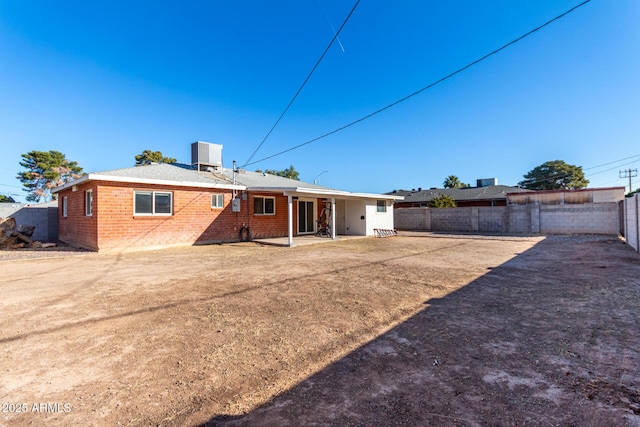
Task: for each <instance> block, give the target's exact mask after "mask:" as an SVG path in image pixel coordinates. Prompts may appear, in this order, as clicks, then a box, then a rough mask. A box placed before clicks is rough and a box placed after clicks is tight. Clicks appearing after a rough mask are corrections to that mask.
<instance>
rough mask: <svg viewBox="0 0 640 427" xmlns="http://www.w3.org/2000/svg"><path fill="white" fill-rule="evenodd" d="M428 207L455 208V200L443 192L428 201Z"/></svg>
mask: <svg viewBox="0 0 640 427" xmlns="http://www.w3.org/2000/svg"><path fill="white" fill-rule="evenodd" d="M429 207H430V208H455V207H456V201H455V200H453V199H452V198H451V197H450V196H447V195H446V194H443V195H441V196H438V197H434V198H433V199H431V200H430V201H429Z"/></svg>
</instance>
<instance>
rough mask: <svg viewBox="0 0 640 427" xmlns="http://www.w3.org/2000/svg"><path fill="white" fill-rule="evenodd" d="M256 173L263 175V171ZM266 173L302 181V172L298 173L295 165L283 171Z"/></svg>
mask: <svg viewBox="0 0 640 427" xmlns="http://www.w3.org/2000/svg"><path fill="white" fill-rule="evenodd" d="M256 172H259V173H262V170H260V169H256ZM264 173H268V174H269V175H276V176H282V177H285V178H291V179H295V180H298V181H300V172H298V171H297V170H296V168H294V167H293V165H291V166H289V167H288V168H286V169H283V170H281V171H277V170H273V169H267V170H265V171H264Z"/></svg>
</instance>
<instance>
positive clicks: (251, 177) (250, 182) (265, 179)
mask: <svg viewBox="0 0 640 427" xmlns="http://www.w3.org/2000/svg"><path fill="white" fill-rule="evenodd" d="M221 174H222V175H223V176H224V177H226V178H227V179H228V180H230V181H232V180H233V170H232V169H223V170H222V171H221ZM236 182H237V183H239V184H242V185H246V186H247V187H249V188H252V187H253V188H256V187H258V188H267V187H270V188H300V187H304V188H310V189H317V190H330V188H328V187H323V186H321V185H315V184H310V183H308V182H304V181H298V180H296V179H290V178H284V177H282V176H277V175H271V174H268V173H261V172H251V171H246V170H241V171H239V172H238V173H236Z"/></svg>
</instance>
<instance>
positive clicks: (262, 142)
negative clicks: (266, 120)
mask: <svg viewBox="0 0 640 427" xmlns="http://www.w3.org/2000/svg"><path fill="white" fill-rule="evenodd" d="M358 4H360V0H356V3H355V4H354V5H353V8H351V11H350V12H349V14H348V15H347V17H346V18H345V20H344V22H343V23H342V25H341V26H340V28H338V31H337V32H334V35H333V38H332V39H331V41H330V42H329V45H328V46H327V47H326V49H325V50H324V52H322V55H320V58H319V59H318V61H317V62H316V65H314V66H313V68H312V69H311V71H310V72H309V74H308V75H307V78H306V79H304V81H303V82H302V84H301V85H300V87H299V88H298V91H297V92H296V94H295V95H293V98H291V101H289V104H287V106H286V108H285V109H284V111H283V112H282V114H280V117H278V120H276V122H275V123H274V124H273V126H271V129H269V132H267V134H266V135H265V137H264V138H263V139H262V141H261V142H260V144H258V147H256V149H255V150H254V151H253V153H252V154H251V156H250V157H249V159H248V160H247V161H246V163H245V164H244V165H243V166H242V167H244V166H247V165H249V164H251V163H249V162H250V161H251V159H253V156H255V155H256V153H257V152H258V150H259V149H260V147H262V144H264V143H265V141H266V140H267V138H269V135H271V132H273V130H274V129H275V128H276V126H278V123H280V120H282V118H283V117H284V115H285V114H286V113H287V111H289V107H291V105H292V104H293V102H294V101H295V100H296V98H297V97H298V95H300V92H302V88H304V86H305V85H306V84H307V82H308V81H309V79H310V78H311V75H312V74H313V72H314V71H315V70H316V68H318V65H320V62H322V59H323V58H324V57H325V55H326V54H327V52H329V49H330V48H331V46H332V45H333V42H334V41H335V40H336V39H337V38H338V34H340V31H342V29H343V28H344V26H345V25H346V24H347V21H349V18H351V15H353V12H355V10H356V8H357V7H358ZM332 29H333V27H332ZM340 47H341V48H342V43H340ZM343 50H344V49H343ZM254 163H256V162H254Z"/></svg>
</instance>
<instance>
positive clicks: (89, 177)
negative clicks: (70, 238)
mask: <svg viewBox="0 0 640 427" xmlns="http://www.w3.org/2000/svg"><path fill="white" fill-rule="evenodd" d="M87 181H111V182H126V183H131V184H148V185H169V186H174V187H197V188H220V189H223V190H245V189H246V188H247V187H246V186H244V185H239V184H223V183H205V182H193V181H172V180H167V179H151V178H133V177H127V176H113V175H101V174H96V173H90V174H87V175H84V176H83V177H81V178H78V179H76V180H73V181H70V182H67V183H66V184H64V185H63V186H61V187H57V188H54V189H53V190H51V192H52V193H57V192H59V191H62V190H65V189H67V188H70V187H72V186H74V185H78V184H82V183H84V182H87Z"/></svg>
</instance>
